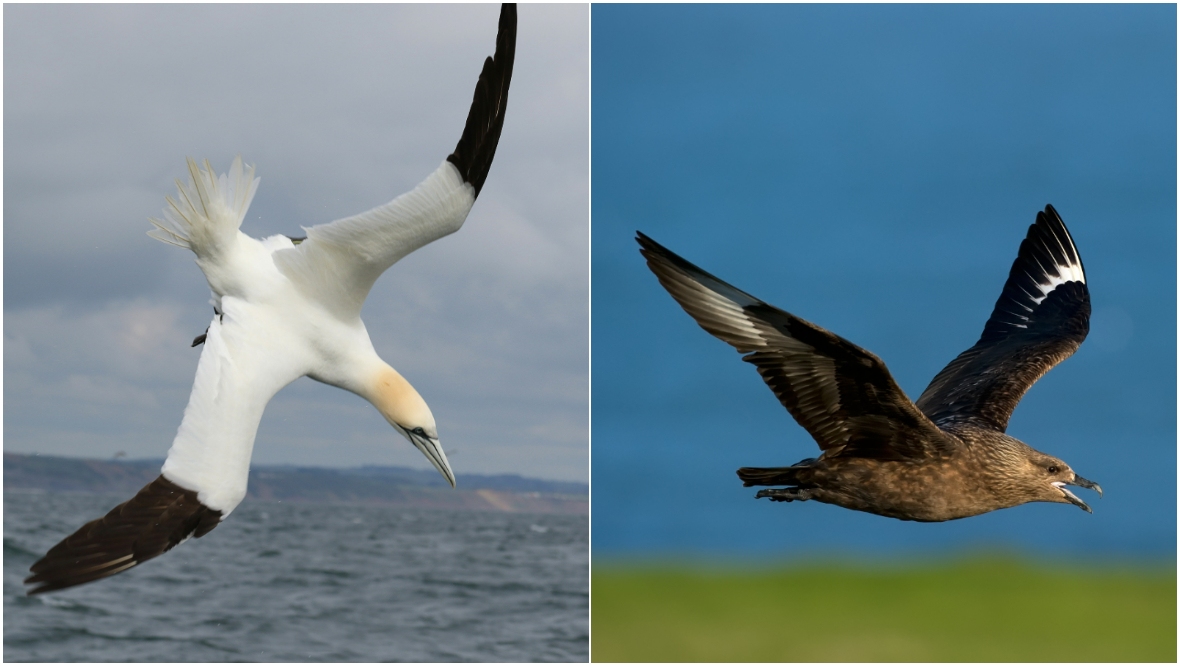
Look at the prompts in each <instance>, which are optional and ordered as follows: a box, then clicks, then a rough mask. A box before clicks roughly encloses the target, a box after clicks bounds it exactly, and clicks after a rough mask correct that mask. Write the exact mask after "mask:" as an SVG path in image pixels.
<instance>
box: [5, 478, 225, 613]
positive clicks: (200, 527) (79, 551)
mask: <svg viewBox="0 0 1180 666" xmlns="http://www.w3.org/2000/svg"><path fill="white" fill-rule="evenodd" d="M219 522H221V512H220V511H214V510H213V509H210V508H208V507H206V506H205V505H203V504H201V502H200V501H199V500H197V493H195V492H193V491H191V490H186V489H184V488H181V487H180V486H178V485H176V484H175V483H172V482H171V481H169V480H168V479H165V478H164V477H163V476H160V477H159V478H157V479H156V480H155V481H152V482H151V483H149V484H148V485H146V486H144V488H143V490H140V491H139V493H137V494H136V495H135V497H132V498H131V499H129V500H127V501H126V502H124V503H122V504H120V505H119V506H117V507H115V508H114V509H111V511H110V513H108V514H107V515H105V516H103V517H102V518H99V519H98V520H92V521H90V522H89V523H86V524H85V525H83V526H82V527H81V528H79V529H78V531H77V532H74V533H73V534H71V535H70V536H68V537H66V538H65V539H62V541H61V542H60V543H58V544H57V545H56V546H54V547H53V548H51V549H49V552H48V553H46V554H45V557H42V558H41V559H40V560H37V563H36V564H34V565H33V566H32V567H30V569H29V570H30V571H31V572H32V573H33V575H31V576H29V577H28V578H26V579H25V583H27V584H33V585H36V587H34V588H33V589H31V590H29V594H40V593H42V592H52V591H53V590H60V589H63V588H67V587H73V586H75V585H81V584H83V583H89V582H91V581H95V580H99V579H100V578H106V577H107V576H113V575H115V574H117V573H120V572H122V571H126V570H127V569H130V568H131V567H133V566H135V565H137V564H140V563H141V562H146V561H147V560H150V559H152V558H153V557H156V556H157V555H161V554H163V553H166V552H168V551H169V550H171V549H172V547H173V546H175V545H177V544H179V543H180V542H182V541H184V540H185V539H188V538H189V537H200V536H203V535H205V534H206V533H208V532H209V530H212V529H213V528H214V527H217V524H218V523H219Z"/></svg>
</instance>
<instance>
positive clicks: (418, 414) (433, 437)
mask: <svg viewBox="0 0 1180 666" xmlns="http://www.w3.org/2000/svg"><path fill="white" fill-rule="evenodd" d="M370 391H371V397H369V401H370V402H372V403H373V405H374V406H376V407H377V411H379V412H381V415H382V416H384V417H385V420H386V421H389V424H390V425H392V426H393V427H394V429H395V430H397V431H398V432H400V433H401V434H402V435H404V436H405V438H406V439H408V440H410V443H411V444H413V445H414V446H415V447H417V448H418V450H419V451H421V452H422V455H424V456H426V458H427V460H429V461H430V463H431V464H432V465H434V468H435V469H437V470H438V471H439V473H440V474H442V475H443V477H444V478H445V479H446V480H447V482H448V483H450V484H451V487H452V488H454V487H455V473H454V472H452V471H451V463H450V462H448V461H447V454H446V453H445V452H443V448H442V444H440V443H439V441H438V428H437V426H436V425H435V423H434V415H433V414H431V413H430V407H428V406H427V405H426V401H425V400H423V399H422V396H420V395H418V392H417V391H415V390H414V387H413V386H410V382H408V381H406V379H405V377H402V376H401V375H400V374H398V372H397V370H394V369H393V368H391V367H389V366H388V365H386V366H385V367H384V368H382V370H381V371H380V372H378V373H377V375H376V376H375V378H374V379H373V382H372V385H371V387H370Z"/></svg>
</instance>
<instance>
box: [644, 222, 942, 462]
mask: <svg viewBox="0 0 1180 666" xmlns="http://www.w3.org/2000/svg"><path fill="white" fill-rule="evenodd" d="M636 240H637V241H639V245H640V246H641V248H642V249H641V250H640V251H641V252H642V254H643V256H644V257H645V258H646V259H647V265H648V267H649V268H651V270H652V272H653V273H655V274H656V277H658V278H659V280H660V284H662V285H664V288H665V289H667V290H668V293H669V294H671V295H672V298H674V299H676V301H677V302H678V303H680V306H681V307H683V308H684V311H685V312H687V313H688V314H689V315H690V316H692V318H693V319H695V320H696V321H697V323H698V324H700V325H701V328H704V329H705V330H706V331H708V332H709V333H711V334H713V335H714V336H716V337H718V338H720V339H721V340H724V341H725V342H727V343H729V344H730V345H732V346H733V347H734V348H736V349H737V350H738V351H739V352H742V353H743V354H746V355H745V356H744V357H743V360H745V361H747V362H749V363H753V364H754V366H755V367H757V368H758V373H759V374H761V375H762V379H763V380H764V381H765V382H766V384H767V385H768V386H769V387H770V390H772V391H774V394H775V395H776V396H778V399H779V402H781V403H782V404H783V406H784V407H786V408H787V411H789V412H790V413H791V416H793V417H795V420H796V421H798V422H799V425H801V426H803V427H804V428H805V429H806V430H807V432H809V433H811V436H812V437H814V438H815V441H816V443H818V444H819V446H820V448H821V449H823V450H824V455H826V456H835V455H842V456H858V457H866V458H876V459H881V460H906V459H909V460H916V459H923V458H927V457H932V456H938V455H940V454H942V453H944V452H946V450H947V447H950V446H953V444H952V440H950V439H949V438H948V437H947V436H946V435H945V434H943V433H942V432H941V431H939V430H938V428H937V427H935V426H934V424H933V423H931V422H930V421H929V419H927V418H926V417H925V416H924V415H923V414H922V413H921V412H920V411H918V409H917V407H915V406H914V403H913V402H911V401H910V399H909V398H907V397H906V395H905V393H904V392H902V390H901V388H900V387H898V385H897V382H895V381H894V380H893V376H892V375H890V374H889V369H888V368H886V367H885V364H884V363H883V362H881V359H879V358H877V357H876V356H874V355H873V354H872V353H870V352H868V351H865V350H864V349H861V348H860V347H858V346H856V345H854V344H852V343H851V342H849V341H847V340H845V339H843V338H841V337H840V336H838V335H834V334H832V333H829V332H828V331H825V330H824V329H822V328H820V327H818V326H816V325H814V324H811V323H809V322H807V321H804V320H802V319H800V318H798V317H796V316H794V315H792V314H790V313H788V312H784V311H782V310H779V309H778V308H776V307H773V306H771V305H767V304H766V303H764V302H762V301H760V300H758V299H757V298H754V297H753V296H751V295H749V294H747V293H745V292H744V291H741V290H739V289H737V288H735V287H733V286H731V285H729V284H726V283H725V282H722V281H721V280H718V279H717V278H716V277H713V276H712V275H710V274H708V273H706V272H704V271H702V270H701V269H700V268H697V267H696V266H694V265H693V264H691V263H689V262H687V261H685V260H684V259H682V258H680V257H679V256H677V255H676V254H674V253H672V252H671V251H669V250H668V249H667V248H664V247H663V246H661V245H660V244H659V243H656V242H655V241H653V240H652V239H650V238H648V237H647V236H645V235H643V234H642V233H639V234H638V235H637V237H636Z"/></svg>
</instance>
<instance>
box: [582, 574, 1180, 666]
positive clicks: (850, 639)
mask: <svg viewBox="0 0 1180 666" xmlns="http://www.w3.org/2000/svg"><path fill="white" fill-rule="evenodd" d="M591 586H592V591H591V594H592V597H591V605H592V606H591V650H592V652H591V657H592V658H593V660H594V661H599V662H601V661H1078V662H1092V661H1139V662H1142V661H1151V662H1175V661H1176V571H1175V569H1174V568H1168V567H1159V568H1155V569H1151V568H1133V567H1121V568H1120V567H1114V566H1111V567H1098V566H1093V567H1081V566H1070V565H1052V566H1051V565H1048V564H1043V563H1042V564H1032V563H1028V562H1021V561H1018V560H1014V559H1010V558H991V559H970V560H962V561H958V562H941V563H932V564H926V565H916V564H915V565H907V566H884V565H882V566H867V565H865V566H856V565H838V564H806V565H796V566H790V567H781V568H777V569H769V568H764V569H757V570H755V569H750V568H746V569H741V570H738V569H730V570H725V569H716V568H706V567H688V566H668V567H657V566H654V565H651V564H646V565H623V564H611V565H606V566H603V565H601V564H595V565H594V567H593V573H592V576H591Z"/></svg>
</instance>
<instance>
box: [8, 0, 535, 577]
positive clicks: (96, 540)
mask: <svg viewBox="0 0 1180 666" xmlns="http://www.w3.org/2000/svg"><path fill="white" fill-rule="evenodd" d="M515 50H516V6H515V5H513V4H505V5H504V6H503V7H502V8H501V11H500V23H499V31H498V33H497V36H496V52H495V55H494V56H493V57H489V58H487V59H486V60H485V61H484V66H483V71H482V72H481V73H480V75H479V82H478V83H477V84H476V88H475V97H474V100H473V101H472V103H471V110H470V112H469V113H468V116H467V125H466V127H464V128H463V134H462V136H461V138H460V139H459V143H458V145H457V146H456V147H455V152H454V153H452V154H451V155H449V156H448V157H447V158H446V160H444V161H443V163H442V166H440V167H439V168H438V169H437V170H436V171H435V172H434V173H432V174H430V176H428V177H427V178H426V180H424V181H422V182H421V183H420V184H418V186H417V187H415V188H414V189H413V190H411V191H410V192H408V193H406V194H403V195H402V196H400V197H398V198H396V199H394V200H393V201H391V202H389V203H387V204H385V205H384V206H379V207H377V208H374V209H373V210H370V211H368V212H365V213H361V214H360V215H355V216H353V217H349V218H345V219H342V220H336V221H335V222H332V223H330V224H323V225H319V226H315V227H311V228H309V229H305V232H306V238H303V239H292V238H288V237H286V236H281V235H279V236H272V237H270V238H265V239H262V240H257V239H254V238H251V237H249V236H247V235H245V234H243V233H242V232H241V231H239V226H240V225H241V224H242V219H243V218H244V217H245V215H246V210H247V209H248V208H249V207H250V202H251V200H252V199H253V198H254V192H255V190H256V189H257V187H258V182H259V180H258V179H257V178H255V177H254V168H253V167H245V168H244V167H243V166H242V161H241V158H240V157H239V158H237V159H235V160H234V162H233V166H232V167H231V168H230V170H229V173H228V174H222V175H220V176H217V175H215V173H214V171H213V169H212V168H211V167H210V165H209V162H208V161H206V162H205V163H204V166H203V168H202V167H201V166H198V165H197V163H196V162H194V161H193V160H192V159H189V160H188V170H189V177H190V181H189V182H188V183H187V184H184V183H181V181H179V180H178V181H177V188H178V190H179V194H178V196H177V198H176V199H175V200H174V199H172V198H170V197H169V198H167V201H168V207H167V208H165V209H164V219H163V220H157V219H152V220H151V222H152V224H154V225H155V227H156V228H155V229H153V230H152V231H150V232H148V235H150V236H152V237H153V238H156V239H158V240H161V241H164V242H166V243H170V244H172V245H176V246H179V247H183V248H188V249H190V250H192V251H193V252H194V253H195V254H196V255H197V260H196V261H197V265H198V266H200V267H201V270H202V271H203V272H204V273H205V278H206V279H207V280H208V282H209V287H210V289H211V291H212V292H213V305H214V313H215V315H214V318H213V321H212V322H211V323H210V324H209V329H208V330H207V331H206V333H205V335H204V336H201V337H199V338H197V340H196V341H194V342H193V344H194V346H195V345H197V344H199V343H200V342H202V338H203V342H204V345H205V347H204V349H203V350H202V352H201V358H200V361H199V362H198V364H197V374H196V379H195V380H194V381H193V391H192V395H191V396H190V397H189V402H188V406H187V407H185V410H184V418H183V420H182V421H181V424H180V428H179V430H178V432H177V433H176V439H175V440H174V441H173V443H172V448H171V449H170V450H169V451H168V457H167V459H166V460H165V462H164V467H163V469H162V470H161V474H160V476H159V477H158V478H157V479H156V480H155V481H152V482H151V483H150V484H148V485H147V486H145V487H144V488H143V489H142V490H140V491H139V493H138V494H136V495H135V497H133V498H131V499H130V500H128V501H126V502H124V503H123V504H120V505H119V506H117V507H115V508H114V509H112V510H111V511H110V513H108V514H107V515H106V516H104V517H102V518H99V519H97V520H94V521H91V522H89V523H87V524H86V525H83V526H82V527H81V528H80V529H79V530H78V531H76V532H74V533H73V534H71V535H70V536H68V537H66V538H65V539H63V540H62V541H61V542H60V543H58V544H57V545H56V546H54V547H53V548H51V549H50V550H49V552H48V553H47V554H46V555H45V557H42V558H41V559H40V560H38V561H37V563H36V564H34V565H33V566H32V567H31V569H30V571H32V574H33V575H31V576H29V577H28V578H26V579H25V583H28V584H33V585H35V586H36V587H34V588H32V589H31V590H30V591H29V594H38V593H41V592H49V591H52V590H60V589H62V588H67V587H72V586H74V585H81V584H82V583H88V582H90V581H94V580H98V579H100V578H105V577H107V576H112V575H114V574H117V573H120V572H122V571H126V570H127V569H130V568H131V567H134V566H135V565H137V564H139V563H141V562H144V561H146V560H149V559H151V558H153V557H156V556H158V555H160V554H162V553H164V552H167V551H168V550H169V549H171V548H172V547H174V546H176V545H177V544H179V543H181V542H183V541H185V540H186V539H189V538H191V537H200V536H204V535H205V534H207V533H208V532H209V531H210V530H212V529H213V528H214V527H217V525H218V524H219V523H220V522H221V521H222V520H224V519H225V518H226V517H227V516H228V515H229V514H230V512H232V511H233V510H234V508H235V507H236V506H237V505H238V504H239V503H240V502H241V501H242V499H243V498H244V497H245V496H246V481H247V477H248V475H249V471H250V455H251V452H252V450H253V448H254V437H255V435H256V433H257V430H258V423H259V421H260V420H261V419H262V412H263V410H264V409H265V408H266V404H267V403H268V402H270V399H271V398H272V397H273V396H274V395H275V393H277V392H278V391H279V389H281V388H283V387H284V386H286V385H287V384H290V383H291V382H293V381H295V380H296V379H298V378H300V377H303V376H305V375H306V376H308V377H311V378H312V379H315V380H317V381H321V382H324V383H325V384H331V385H333V386H338V387H340V388H342V389H345V390H348V391H352V392H353V393H356V394H357V395H359V396H361V397H362V398H365V399H366V400H368V401H369V402H371V403H372V404H373V406H375V407H376V408H377V410H378V411H380V412H381V415H382V416H384V417H385V419H386V420H387V421H389V423H390V425H392V426H393V428H394V429H395V430H397V431H398V432H400V433H401V434H402V435H404V436H405V437H406V439H408V440H410V442H411V443H412V444H413V445H414V446H415V447H417V448H418V450H420V451H421V452H422V453H423V454H425V455H426V457H427V458H428V459H429V460H430V462H431V463H432V464H433V465H434V467H435V468H436V469H438V471H439V472H440V473H442V475H443V476H444V477H446V479H447V481H448V482H449V483H450V484H451V486H454V485H455V475H454V473H453V472H452V471H451V466H450V463H448V462H447V456H446V454H445V453H443V449H442V446H441V445H440V444H439V439H438V430H437V429H436V426H435V421H434V416H433V415H431V413H430V408H429V407H427V405H426V402H425V401H424V400H423V399H422V396H420V395H418V392H417V391H415V390H414V387H412V386H410V384H409V382H407V381H406V380H405V379H404V378H403V377H402V376H401V375H400V374H398V372H397V371H396V370H394V369H393V368H392V367H390V366H389V364H387V363H385V362H384V361H382V360H381V358H380V357H378V356H377V352H376V351H374V349H373V343H372V342H370V340H369V334H368V332H367V331H366V330H365V325H364V322H362V321H361V318H360V313H361V306H362V305H363V304H364V302H365V298H366V297H367V296H368V294H369V289H371V288H372V286H373V283H374V282H375V281H376V280H377V278H378V277H379V276H380V275H381V274H382V273H383V272H385V270H386V269H388V268H389V267H390V266H392V265H393V264H394V263H395V262H396V261H397V260H398V259H401V258H402V257H404V256H406V255H407V254H409V253H411V252H413V251H414V250H417V249H418V248H420V247H422V246H423V245H426V244H427V243H430V242H432V241H435V240H437V239H439V238H442V237H443V236H446V235H447V234H451V233H454V232H455V231H458V230H459V227H460V226H462V225H463V221H464V220H465V219H466V217H467V213H468V211H470V210H471V207H472V205H474V203H475V198H476V197H477V196H479V192H480V189H481V188H482V187H483V184H484V180H485V179H486V178H487V174H488V169H489V168H490V167H491V164H492V158H493V156H494V155H495V152H496V144H497V142H498V141H499V139H500V131H501V129H502V128H503V126H504V111H505V108H506V106H507V101H508V84H509V82H510V81H511V78H512V63H513V59H514V54H515Z"/></svg>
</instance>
